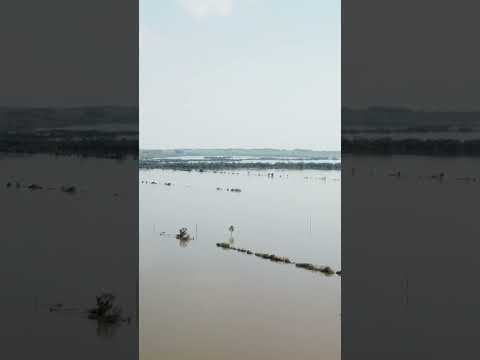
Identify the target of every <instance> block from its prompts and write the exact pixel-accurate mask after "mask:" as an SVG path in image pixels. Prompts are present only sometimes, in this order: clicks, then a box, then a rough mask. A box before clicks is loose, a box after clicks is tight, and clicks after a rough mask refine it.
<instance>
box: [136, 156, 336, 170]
mask: <svg viewBox="0 0 480 360" xmlns="http://www.w3.org/2000/svg"><path fill="white" fill-rule="evenodd" d="M139 167H140V168H141V169H168V170H179V171H200V172H202V171H221V170H231V169H250V170H265V169H277V170H341V164H340V163H331V162H320V163H318V162H317V163H314V162H295V163H293V162H277V163H262V162H253V161H252V162H234V161H212V162H189V161H182V160H177V161H158V160H142V159H141V160H140V161H139Z"/></svg>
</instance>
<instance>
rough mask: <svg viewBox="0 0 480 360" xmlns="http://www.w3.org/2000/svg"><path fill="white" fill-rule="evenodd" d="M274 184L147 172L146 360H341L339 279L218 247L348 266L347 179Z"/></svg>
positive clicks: (300, 174) (278, 176) (143, 246)
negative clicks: (182, 237) (344, 259)
mask: <svg viewBox="0 0 480 360" xmlns="http://www.w3.org/2000/svg"><path fill="white" fill-rule="evenodd" d="M266 174H267V172H259V171H251V172H250V173H249V172H248V171H246V170H242V171H238V172H235V173H234V174H232V173H231V172H229V173H226V174H220V173H216V174H215V173H208V172H205V173H198V172H175V171H168V170H142V171H140V355H141V356H140V358H141V359H142V360H150V359H152V360H153V359H165V360H169V359H172V360H177V359H212V360H213V359H222V360H223V359H232V360H235V359H269V358H274V359H280V360H281V359H291V358H292V357H293V358H297V359H316V360H317V359H340V284H341V280H340V277H339V276H337V275H334V276H331V277H327V276H324V275H322V274H320V273H312V272H308V271H305V270H301V269H297V268H295V266H294V265H286V264H277V263H273V262H270V261H267V260H263V259H260V258H257V257H255V256H248V255H244V254H241V253H238V252H234V251H225V250H222V249H219V248H217V247H216V246H215V243H217V242H223V241H229V238H230V233H229V231H228V227H229V226H230V225H234V226H235V231H234V232H233V240H230V241H233V243H234V246H238V247H243V248H247V249H251V250H253V251H260V252H268V253H274V254H277V255H280V256H288V257H289V258H290V259H291V260H293V261H297V262H311V263H314V264H318V265H329V266H331V267H332V268H334V269H340V268H341V261H340V202H341V201H340V184H341V183H340V172H337V171H276V172H275V176H274V178H273V179H272V178H268V177H267V176H266ZM142 181H148V182H149V183H148V184H142V183H141V182H142ZM151 181H156V182H158V184H157V185H154V184H151V183H150V182H151ZM165 182H171V183H172V185H171V186H166V185H164V183H165ZM217 187H220V188H222V189H223V190H221V191H219V190H217V189H216V188H217ZM226 188H240V189H242V192H240V193H232V192H227V191H225V189H226ZM181 227H187V228H188V229H189V231H190V233H191V234H192V235H193V236H195V239H194V240H192V241H190V242H189V243H187V244H180V243H179V241H178V240H176V239H175V238H172V237H168V236H162V235H161V233H162V232H165V233H166V234H175V233H176V232H177V231H178V229H179V228H181ZM181 245H182V246H181Z"/></svg>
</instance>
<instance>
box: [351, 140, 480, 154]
mask: <svg viewBox="0 0 480 360" xmlns="http://www.w3.org/2000/svg"><path fill="white" fill-rule="evenodd" d="M342 154H371V155H375V154H377V155H429V156H462V155H463V156H480V139H479V140H453V139H452V140H448V139H432V140H420V139H392V138H381V139H366V138H359V139H346V138H344V139H342Z"/></svg>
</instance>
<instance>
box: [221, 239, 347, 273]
mask: <svg viewBox="0 0 480 360" xmlns="http://www.w3.org/2000/svg"><path fill="white" fill-rule="evenodd" d="M216 245H217V247H219V248H222V249H224V250H234V251H238V252H240V253H244V254H247V255H255V256H256V257H259V258H262V259H265V260H270V261H272V262H276V263H284V264H293V265H295V266H296V267H297V268H301V269H305V270H309V271H313V272H320V273H322V274H324V275H333V274H335V273H336V274H337V275H339V276H340V275H341V270H339V271H337V272H335V271H334V270H333V269H332V268H331V267H330V266H319V265H313V264H309V263H296V262H294V261H292V260H290V259H289V258H288V257H283V256H278V255H275V254H266V253H260V252H254V251H252V250H248V249H243V248H236V247H234V246H232V245H231V244H229V243H226V242H222V243H217V244H216Z"/></svg>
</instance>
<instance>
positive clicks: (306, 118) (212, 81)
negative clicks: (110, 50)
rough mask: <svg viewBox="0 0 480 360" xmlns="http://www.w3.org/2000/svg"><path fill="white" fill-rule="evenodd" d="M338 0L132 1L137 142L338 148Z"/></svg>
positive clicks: (151, 144) (157, 145) (176, 145)
mask: <svg viewBox="0 0 480 360" xmlns="http://www.w3.org/2000/svg"><path fill="white" fill-rule="evenodd" d="M340 10H341V4H340V1H339V0H296V1H291V0H162V1H158V0H140V25H139V26H140V34H139V49H140V60H139V66H140V68H139V78H140V83H139V92H140V99H139V105H140V119H139V121H140V124H139V125H140V147H141V148H142V149H155V148H156V149H163V148H225V147H228V148H232V147H243V148H265V147H267V148H284V149H293V148H302V149H315V150H339V149H340V113H341V105H340V95H341V94H340V86H341V44H340V40H341V39H340V30H341V23H340V14H341V11H340Z"/></svg>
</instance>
